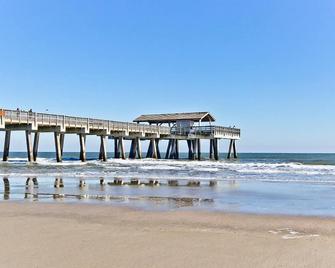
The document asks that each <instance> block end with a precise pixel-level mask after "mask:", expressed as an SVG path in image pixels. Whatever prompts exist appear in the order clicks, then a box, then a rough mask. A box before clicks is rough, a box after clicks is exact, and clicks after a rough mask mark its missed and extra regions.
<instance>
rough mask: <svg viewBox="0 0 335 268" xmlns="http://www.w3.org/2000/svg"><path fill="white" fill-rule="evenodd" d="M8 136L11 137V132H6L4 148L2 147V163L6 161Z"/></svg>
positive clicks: (8, 145) (8, 144) (8, 143)
mask: <svg viewBox="0 0 335 268" xmlns="http://www.w3.org/2000/svg"><path fill="white" fill-rule="evenodd" d="M10 136H11V131H10V130H6V134H5V146H4V150H3V161H8V156H9V147H10Z"/></svg>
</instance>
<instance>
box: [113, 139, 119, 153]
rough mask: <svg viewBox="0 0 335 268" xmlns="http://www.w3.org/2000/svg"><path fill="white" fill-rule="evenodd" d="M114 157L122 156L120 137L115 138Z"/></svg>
mask: <svg viewBox="0 0 335 268" xmlns="http://www.w3.org/2000/svg"><path fill="white" fill-rule="evenodd" d="M114 158H120V151H119V139H118V138H114Z"/></svg>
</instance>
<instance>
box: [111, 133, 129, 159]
mask: <svg viewBox="0 0 335 268" xmlns="http://www.w3.org/2000/svg"><path fill="white" fill-rule="evenodd" d="M114 158H122V159H126V152H125V149H124V141H123V137H116V138H114Z"/></svg>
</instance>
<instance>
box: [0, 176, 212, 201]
mask: <svg viewBox="0 0 335 268" xmlns="http://www.w3.org/2000/svg"><path fill="white" fill-rule="evenodd" d="M90 181H92V180H90ZM174 181H175V182H178V183H174V184H173V185H174V186H187V187H188V188H192V187H193V188H194V187H196V188H198V187H199V186H200V182H198V181H183V182H181V183H179V181H178V180H174ZM3 182H4V192H3V199H4V200H9V199H10V197H11V195H14V197H12V198H14V199H17V198H18V195H21V194H19V192H20V191H21V190H20V189H22V188H20V187H19V186H17V183H16V184H14V185H16V186H15V187H19V188H16V189H19V190H16V191H15V190H14V192H12V193H11V192H10V180H9V178H8V177H4V178H3ZM169 182H170V183H169ZM77 183H78V182H77ZM212 183H213V182H212ZM77 185H78V184H77ZM98 185H99V186H100V187H98V188H96V187H94V186H93V188H92V189H93V190H94V189H99V191H100V192H101V193H100V194H99V193H98V194H96V193H94V191H90V190H89V188H88V187H87V186H88V185H87V184H86V180H85V179H84V178H82V177H80V178H79V185H78V186H79V189H78V188H77V189H78V190H79V192H78V190H74V188H73V187H74V186H73V181H72V185H71V184H70V185H69V187H67V188H65V190H66V189H68V191H69V192H68V193H65V192H64V189H63V188H64V182H63V178H62V177H56V178H55V180H54V185H53V186H54V187H53V188H54V190H53V191H51V192H50V187H51V186H49V187H45V186H44V187H43V184H42V187H39V183H38V180H37V177H34V176H30V177H27V179H26V181H25V184H24V189H25V190H24V192H23V193H22V194H23V197H24V199H29V200H33V201H38V200H41V199H43V200H48V199H50V200H58V201H61V200H71V199H75V200H100V201H112V202H113V201H114V202H118V203H119V202H124V203H129V202H139V201H140V202H150V203H154V204H157V205H169V206H170V205H173V206H174V207H192V206H196V205H198V204H201V203H204V202H205V203H211V202H214V200H213V199H211V198H200V197H183V196H177V197H176V196H165V195H166V193H164V192H158V193H160V195H163V196H154V195H151V192H150V191H149V192H145V193H146V194H144V195H143V193H142V192H138V195H134V193H136V192H134V193H131V194H130V195H129V192H127V191H125V192H124V195H122V193H121V195H120V194H118V195H116V194H108V193H110V191H111V188H105V186H106V185H118V186H121V185H125V186H127V185H128V186H159V185H165V186H172V184H171V180H168V181H167V182H165V183H164V182H162V183H160V182H159V181H158V179H149V180H147V181H146V182H142V181H140V180H139V179H136V178H132V179H129V180H127V181H126V180H124V179H121V178H115V179H114V180H113V182H107V183H106V180H105V178H104V177H99V178H98ZM215 185H216V184H215ZM78 186H77V187H78ZM47 188H49V190H46V189H47ZM168 188H170V189H171V187H168ZM124 189H125V190H126V189H130V188H124ZM134 189H140V188H134ZM142 189H143V188H142ZM151 189H152V188H151ZM71 191H74V192H73V193H71ZM136 191H137V190H136ZM170 191H171V190H170ZM173 191H174V190H173ZM171 194H173V192H172V193H171Z"/></svg>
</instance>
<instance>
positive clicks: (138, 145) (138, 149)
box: [136, 138, 142, 159]
mask: <svg viewBox="0 0 335 268" xmlns="http://www.w3.org/2000/svg"><path fill="white" fill-rule="evenodd" d="M136 143H137V150H136V151H137V157H138V158H139V159H142V144H141V139H140V138H136Z"/></svg>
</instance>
